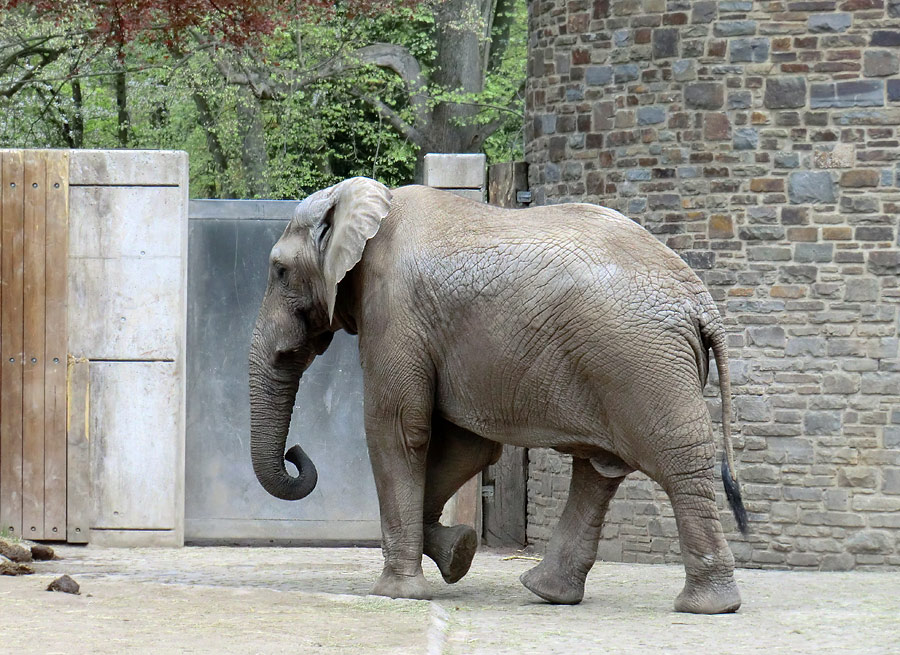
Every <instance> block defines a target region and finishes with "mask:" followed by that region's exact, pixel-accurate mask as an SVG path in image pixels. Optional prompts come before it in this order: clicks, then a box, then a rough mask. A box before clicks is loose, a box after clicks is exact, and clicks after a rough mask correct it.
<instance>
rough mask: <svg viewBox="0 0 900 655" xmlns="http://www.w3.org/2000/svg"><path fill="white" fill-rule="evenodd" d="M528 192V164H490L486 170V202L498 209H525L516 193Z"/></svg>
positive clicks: (518, 162)
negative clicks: (517, 198)
mask: <svg viewBox="0 0 900 655" xmlns="http://www.w3.org/2000/svg"><path fill="white" fill-rule="evenodd" d="M526 190H528V164H526V163H525V162H523V161H515V162H503V163H499V164H492V165H491V166H490V167H489V168H488V202H489V203H490V204H492V205H497V206H498V207H527V206H528V205H525V204H522V203H520V202H518V201H517V200H516V191H526Z"/></svg>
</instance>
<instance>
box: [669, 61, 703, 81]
mask: <svg viewBox="0 0 900 655" xmlns="http://www.w3.org/2000/svg"><path fill="white" fill-rule="evenodd" d="M672 77H674V78H675V81H676V82H688V81H690V80H694V79H697V65H696V63H695V62H694V60H693V59H679V60H677V61H674V62H672Z"/></svg>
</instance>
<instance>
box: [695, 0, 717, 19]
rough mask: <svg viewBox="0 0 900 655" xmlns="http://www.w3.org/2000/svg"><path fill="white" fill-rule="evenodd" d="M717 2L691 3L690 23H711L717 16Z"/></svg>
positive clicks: (707, 0) (704, 0) (703, 0)
mask: <svg viewBox="0 0 900 655" xmlns="http://www.w3.org/2000/svg"><path fill="white" fill-rule="evenodd" d="M718 4H719V3H718V2H713V1H710V0H702V1H701V2H694V3H692V5H693V6H692V7H691V22H692V23H711V22H713V21H714V20H715V19H716V17H717V16H718Z"/></svg>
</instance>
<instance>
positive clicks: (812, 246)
mask: <svg viewBox="0 0 900 655" xmlns="http://www.w3.org/2000/svg"><path fill="white" fill-rule="evenodd" d="M832 257H834V244H833V243H798V244H797V245H796V246H794V261H795V262H800V263H806V262H820V263H825V262H830V261H831V259H832Z"/></svg>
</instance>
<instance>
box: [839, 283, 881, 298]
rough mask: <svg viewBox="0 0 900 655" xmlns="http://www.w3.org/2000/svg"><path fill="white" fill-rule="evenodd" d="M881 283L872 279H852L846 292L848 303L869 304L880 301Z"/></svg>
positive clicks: (845, 296)
mask: <svg viewBox="0 0 900 655" xmlns="http://www.w3.org/2000/svg"><path fill="white" fill-rule="evenodd" d="M878 296H879V282H878V280H875V279H872V278H850V279H848V280H847V285H846V289H845V291H844V300H846V301H848V302H869V301H875V300H878Z"/></svg>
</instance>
